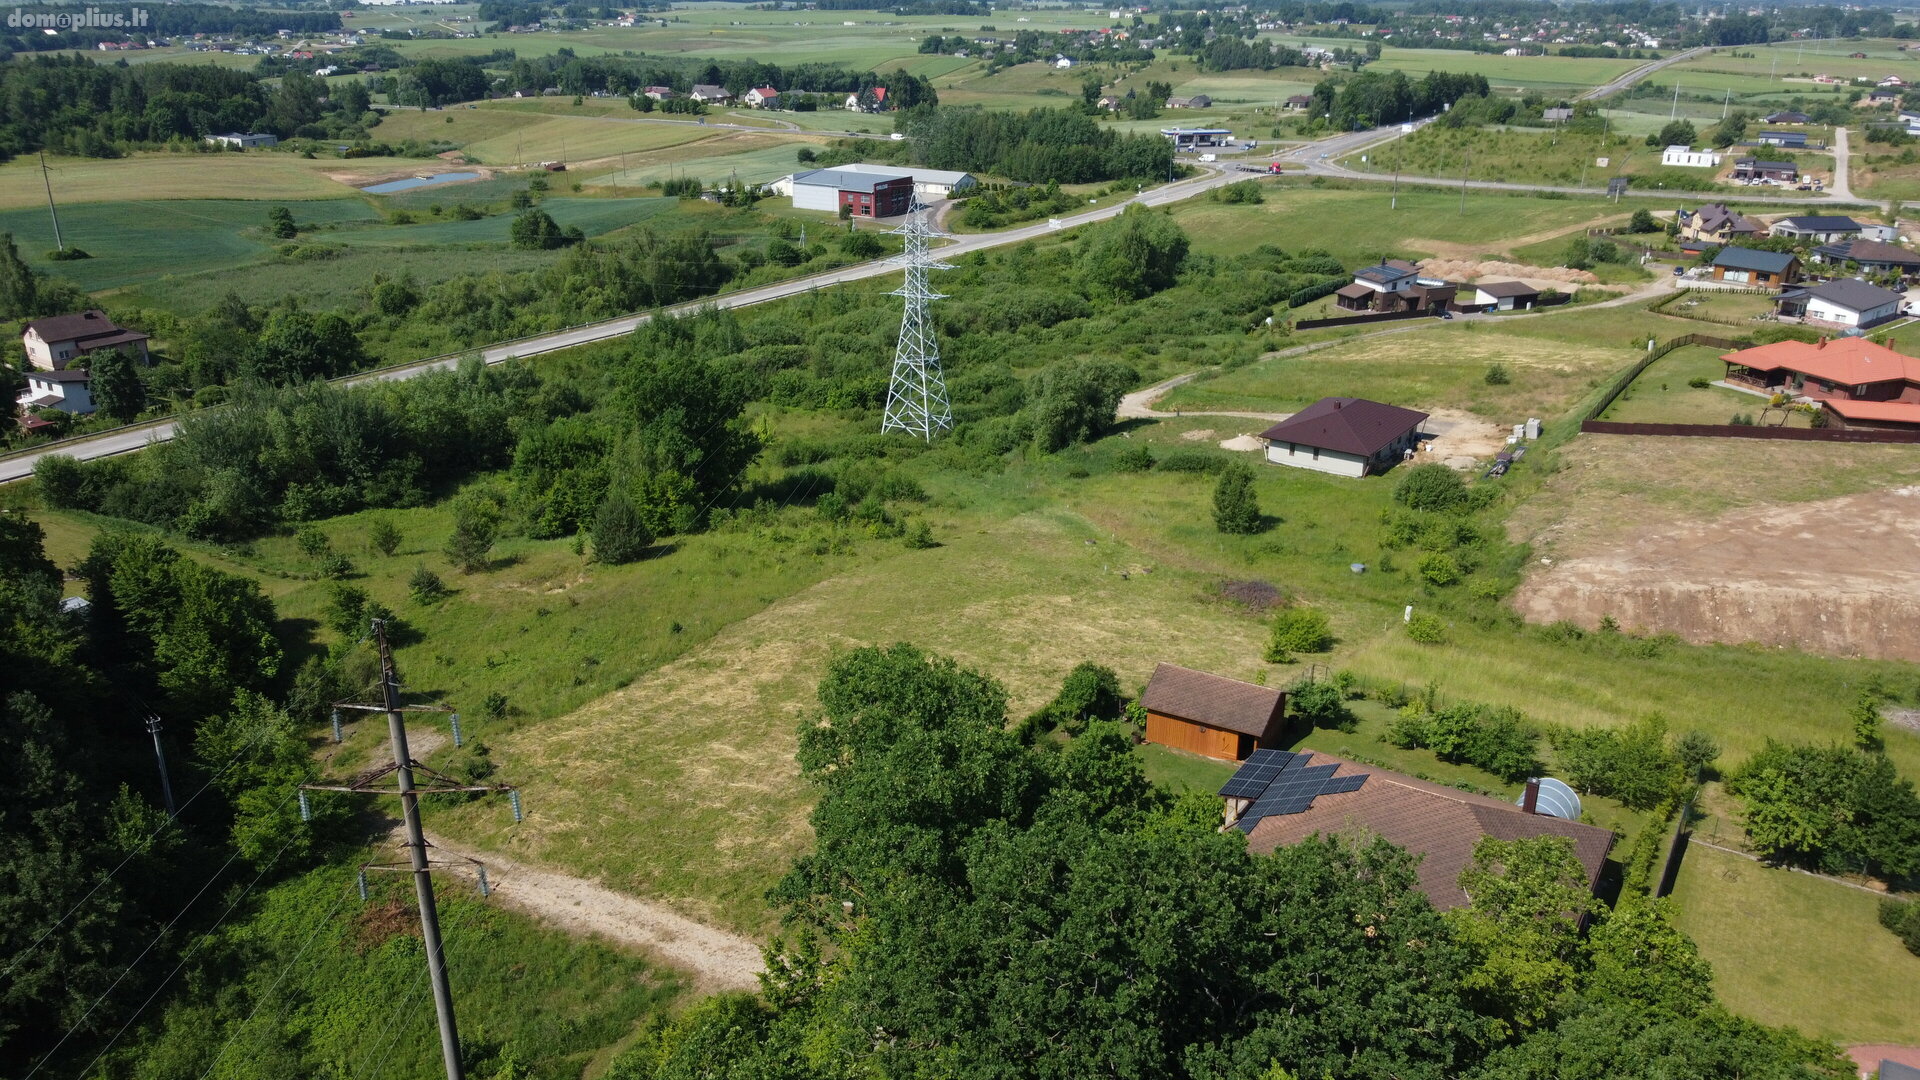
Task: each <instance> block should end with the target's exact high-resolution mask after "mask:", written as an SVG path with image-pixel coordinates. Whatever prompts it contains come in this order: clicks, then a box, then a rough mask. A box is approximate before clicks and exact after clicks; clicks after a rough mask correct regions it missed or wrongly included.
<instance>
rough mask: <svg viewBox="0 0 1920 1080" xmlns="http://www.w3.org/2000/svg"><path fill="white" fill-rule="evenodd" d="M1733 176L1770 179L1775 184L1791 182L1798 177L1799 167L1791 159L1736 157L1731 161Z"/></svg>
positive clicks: (1740, 178)
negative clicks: (1764, 159) (1772, 159)
mask: <svg viewBox="0 0 1920 1080" xmlns="http://www.w3.org/2000/svg"><path fill="white" fill-rule="evenodd" d="M1733 178H1734V179H1735V180H1772V181H1773V182H1774V183H1777V184H1791V183H1793V182H1794V181H1796V180H1798V179H1800V167H1799V166H1798V165H1795V164H1794V163H1793V162H1791V161H1763V160H1761V159H1759V158H1750V157H1743V158H1736V159H1735V160H1734V163H1733Z"/></svg>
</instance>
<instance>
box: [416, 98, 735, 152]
mask: <svg viewBox="0 0 1920 1080" xmlns="http://www.w3.org/2000/svg"><path fill="white" fill-rule="evenodd" d="M621 107H622V108H623V109H625V110H626V115H624V116H622V115H621V114H620V113H618V112H614V113H611V114H610V115H608V116H567V115H555V114H552V113H548V112H532V111H527V110H521V109H511V108H500V107H494V106H492V105H482V106H480V107H478V108H473V109H460V108H456V109H447V110H444V111H435V112H423V111H419V110H403V111H399V112H395V113H393V114H391V115H389V116H388V118H387V119H386V120H385V121H383V122H382V123H381V125H380V127H379V129H378V133H379V136H380V137H381V138H382V139H388V140H400V139H420V140H423V141H424V140H429V139H440V140H445V141H448V142H455V143H458V144H460V150H461V152H462V153H464V154H466V155H467V156H469V157H472V158H474V159H475V160H477V161H479V162H480V163H482V164H487V165H525V164H529V163H533V162H540V161H570V162H578V161H584V160H589V159H593V158H604V157H608V156H611V155H615V154H621V153H628V154H644V153H647V152H649V151H653V150H663V149H665V148H667V147H669V146H678V145H680V144H682V143H690V142H698V141H700V140H702V139H708V138H712V137H713V136H714V134H715V132H714V131H712V130H711V129H708V128H705V127H703V126H702V125H700V124H693V123H664V122H656V121H651V120H644V119H641V118H640V117H639V114H637V113H635V112H633V110H632V109H630V108H626V105H625V103H624V102H622V103H621Z"/></svg>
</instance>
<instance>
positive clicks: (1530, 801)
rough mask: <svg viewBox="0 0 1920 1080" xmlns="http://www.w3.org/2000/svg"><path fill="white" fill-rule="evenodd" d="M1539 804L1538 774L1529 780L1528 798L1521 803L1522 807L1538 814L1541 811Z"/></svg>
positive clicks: (1530, 812) (1528, 811)
mask: <svg viewBox="0 0 1920 1080" xmlns="http://www.w3.org/2000/svg"><path fill="white" fill-rule="evenodd" d="M1539 806H1540V778H1539V777H1537V776H1536V777H1533V778H1532V779H1530V780H1528V781H1527V795H1526V800H1525V801H1524V802H1522V803H1521V804H1520V809H1522V810H1525V811H1526V812H1527V813H1529V814H1537V813H1539V812H1540V811H1539V809H1538V807H1539Z"/></svg>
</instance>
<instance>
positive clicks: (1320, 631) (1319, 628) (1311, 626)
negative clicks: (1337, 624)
mask: <svg viewBox="0 0 1920 1080" xmlns="http://www.w3.org/2000/svg"><path fill="white" fill-rule="evenodd" d="M1331 648H1333V630H1332V629H1331V628H1330V627H1329V626H1328V624H1327V614H1326V612H1324V611H1321V610H1320V609H1318V608H1310V607H1292V608H1286V609H1284V610H1282V611H1281V612H1280V614H1278V615H1275V616H1274V617H1273V633H1272V634H1271V636H1269V637H1268V638H1267V652H1266V658H1267V662H1268V663H1270V664H1285V663H1290V662H1291V661H1292V660H1293V654H1294V653H1320V652H1326V651H1327V650H1328V649H1331Z"/></svg>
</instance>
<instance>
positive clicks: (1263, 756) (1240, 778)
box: [1220, 750, 1293, 799]
mask: <svg viewBox="0 0 1920 1080" xmlns="http://www.w3.org/2000/svg"><path fill="white" fill-rule="evenodd" d="M1292 760H1293V754H1292V753H1290V752H1288V751H1286V750H1255V751H1254V752H1253V753H1251V754H1248V755H1247V760H1245V761H1243V762H1241V763H1240V771H1239V772H1236V773H1234V774H1233V779H1231V780H1228V781H1227V783H1226V786H1224V787H1222V788H1221V789H1220V794H1221V795H1223V796H1225V797H1226V798H1229V799H1257V798H1259V797H1260V793H1261V792H1263V791H1265V790H1267V785H1268V784H1271V783H1273V778H1274V777H1276V776H1279V775H1280V770H1282V769H1284V768H1286V767H1287V762H1289V761H1292Z"/></svg>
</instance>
